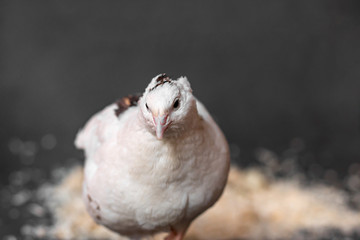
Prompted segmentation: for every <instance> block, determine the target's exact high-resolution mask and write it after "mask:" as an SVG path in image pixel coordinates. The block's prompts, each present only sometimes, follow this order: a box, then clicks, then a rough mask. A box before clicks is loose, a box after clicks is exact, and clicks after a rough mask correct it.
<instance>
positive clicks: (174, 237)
mask: <svg viewBox="0 0 360 240" xmlns="http://www.w3.org/2000/svg"><path fill="white" fill-rule="evenodd" d="M184 235H185V231H181V232H176V231H175V229H174V228H172V227H171V231H170V234H169V235H168V236H166V237H165V239H164V240H182V239H183V238H184Z"/></svg>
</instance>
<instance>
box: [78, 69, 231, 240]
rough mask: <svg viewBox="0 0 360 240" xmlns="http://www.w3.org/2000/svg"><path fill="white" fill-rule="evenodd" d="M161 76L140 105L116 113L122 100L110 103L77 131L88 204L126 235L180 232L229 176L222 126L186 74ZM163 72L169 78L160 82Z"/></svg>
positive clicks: (93, 212) (99, 218) (96, 216)
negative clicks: (82, 159)
mask: <svg viewBox="0 0 360 240" xmlns="http://www.w3.org/2000/svg"><path fill="white" fill-rule="evenodd" d="M164 76H165V75H158V76H157V77H155V78H154V79H153V80H152V81H151V83H150V84H149V86H148V88H147V89H146V91H145V93H144V95H143V96H142V97H141V98H140V99H139V101H138V102H137V106H130V105H129V107H128V108H127V109H126V110H124V111H123V112H121V113H119V114H116V112H117V111H118V110H119V105H118V104H112V105H110V106H108V107H106V108H105V109H104V110H102V111H101V112H99V113H98V114H96V115H95V116H93V117H92V118H91V119H90V120H89V122H88V123H87V124H86V126H85V127H84V129H83V130H82V131H80V132H79V134H78V136H77V138H76V146H77V147H78V148H81V149H84V150H85V155H86V158H87V159H86V163H85V180H84V185H83V198H84V201H85V204H86V207H87V210H88V212H89V213H90V215H91V216H92V217H93V218H94V220H95V221H96V222H97V223H99V224H102V225H105V226H106V227H108V228H110V229H112V230H113V231H116V232H118V233H120V234H123V235H127V236H142V235H148V234H153V233H156V232H159V231H170V232H171V234H170V235H169V238H168V239H182V237H183V235H184V234H185V231H186V229H187V228H188V226H189V225H190V223H191V221H192V220H193V219H195V218H196V217H197V216H198V215H199V214H201V213H202V212H204V211H205V210H206V209H207V208H209V207H210V206H212V205H213V204H214V203H215V202H216V200H217V199H218V198H219V197H220V195H221V193H222V191H223V188H224V186H225V183H226V180H227V175H228V171H229V149H228V144H227V142H226V139H225V137H224V135H223V134H222V132H221V130H220V129H219V127H218V126H217V125H216V123H215V122H214V121H213V119H212V118H211V116H210V114H209V113H208V112H207V110H206V109H205V107H204V106H203V105H202V104H201V103H200V102H199V101H198V100H196V99H195V97H193V96H192V93H191V88H190V85H189V84H188V82H187V79H186V78H180V79H178V80H171V79H169V78H168V77H166V76H165V77H166V78H165V77H164ZM161 77H162V78H163V79H164V78H165V79H166V80H168V81H167V82H164V81H163V82H162V83H161V84H159V83H160V80H159V78H161ZM171 83H172V84H171ZM157 84H158V85H157ZM181 84H182V85H181ZM174 86H175V87H174ZM172 93H175V95H174V94H172ZM173 95H174V96H175V97H174V96H173ZM169 99H170V100H169ZM168 100H169V101H168ZM176 101H177V103H176ZM125 102H127V103H128V104H129V101H125ZM177 105H180V106H177Z"/></svg>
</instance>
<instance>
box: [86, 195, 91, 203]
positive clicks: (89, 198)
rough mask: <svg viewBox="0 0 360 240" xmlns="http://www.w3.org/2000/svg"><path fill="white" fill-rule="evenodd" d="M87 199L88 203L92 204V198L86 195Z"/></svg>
mask: <svg viewBox="0 0 360 240" xmlns="http://www.w3.org/2000/svg"><path fill="white" fill-rule="evenodd" d="M87 198H88V200H89V202H92V198H91V197H90V195H89V194H88V195H87Z"/></svg>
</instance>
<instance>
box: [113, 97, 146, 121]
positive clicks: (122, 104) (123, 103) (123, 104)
mask: <svg viewBox="0 0 360 240" xmlns="http://www.w3.org/2000/svg"><path fill="white" fill-rule="evenodd" d="M140 97H141V94H136V95H129V96H127V97H123V98H120V99H119V100H117V101H116V105H117V107H118V108H117V109H115V115H116V116H117V117H118V116H119V115H120V114H121V113H122V112H124V111H125V110H127V109H128V108H129V107H132V106H137V103H138V101H139V99H140Z"/></svg>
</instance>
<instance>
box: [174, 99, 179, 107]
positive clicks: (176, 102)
mask: <svg viewBox="0 0 360 240" xmlns="http://www.w3.org/2000/svg"><path fill="white" fill-rule="evenodd" d="M173 107H174V108H178V107H179V99H176V101H175V102H174V105H173Z"/></svg>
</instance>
